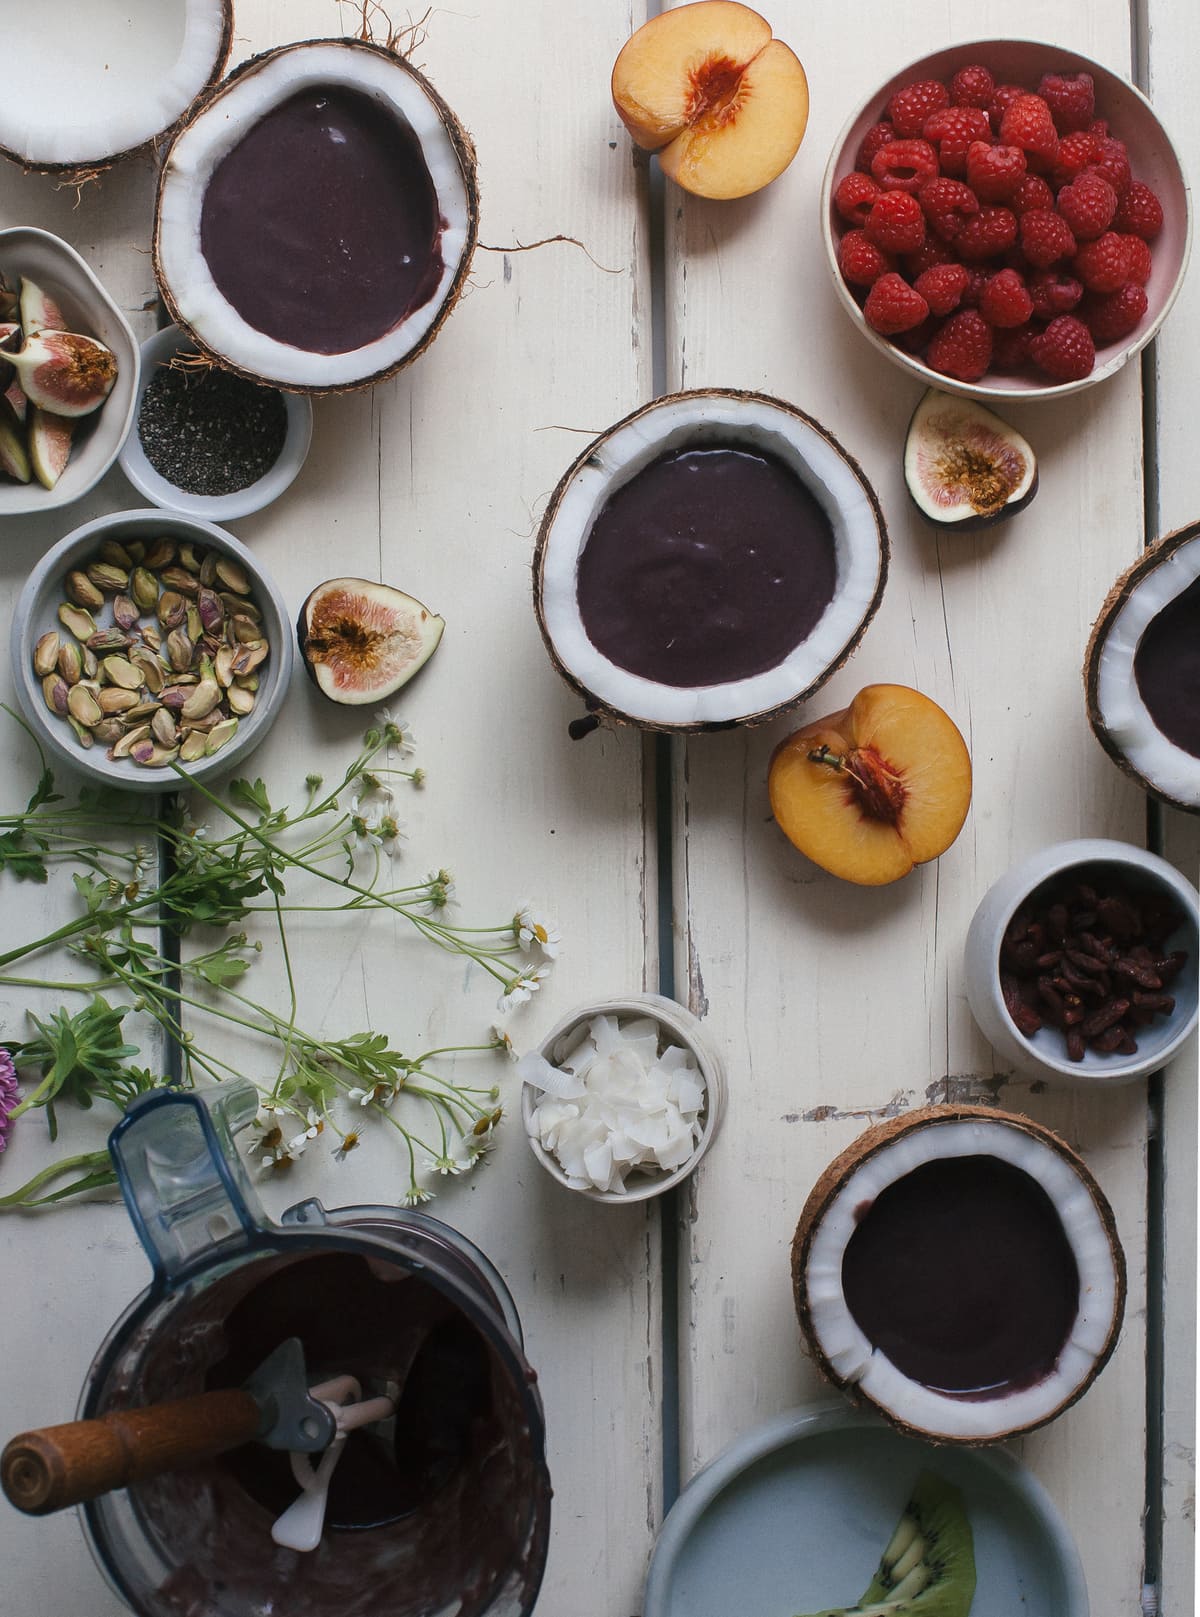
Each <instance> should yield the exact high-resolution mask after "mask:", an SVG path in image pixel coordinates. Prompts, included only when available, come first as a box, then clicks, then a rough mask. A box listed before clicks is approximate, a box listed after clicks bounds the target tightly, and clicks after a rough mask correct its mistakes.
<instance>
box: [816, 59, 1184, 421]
mask: <svg viewBox="0 0 1200 1617" xmlns="http://www.w3.org/2000/svg"><path fill="white" fill-rule="evenodd" d="M821 216H822V225H823V230H824V236H825V245H826V249H827V251H828V254H829V260H830V264H831V266H832V269H833V273H834V281H835V285H836V286H837V289H838V293H839V296H840V298H841V301H842V303H843V304H844V306H845V308H846V309H847V311H848V313H849V314H850V316H851V318H852V319H853V321H854V323H855V325H856V326H857V327H858V328H859V330H860V331H861V332H862V333H863V335H864V336H865V337H866V338H867V339H868V340H869V341H870V342H871V343H873V344H874V346H875V347H876V348H878V349H879V350H880V351H881V352H882V353H884V354H886V355H887V356H888V358H890V359H892V360H893V361H894V362H895V363H896V364H898V365H901V366H902V367H903V368H904V369H905V370H908V371H911V372H912V374H913V375H914V376H918V377H920V378H921V379H922V381H924V382H925V383H926V385H927V386H935V387H940V388H942V389H943V390H945V391H948V392H952V393H962V394H966V395H968V396H969V397H972V398H998V399H1003V398H1006V397H1010V396H1016V397H1020V398H1050V397H1055V398H1056V397H1059V396H1060V395H1063V394H1066V393H1073V392H1078V391H1079V390H1080V389H1082V388H1085V387H1090V386H1091V385H1092V384H1093V383H1095V382H1098V381H1101V380H1102V379H1103V378H1104V377H1106V376H1111V375H1112V374H1113V373H1114V372H1115V371H1117V370H1119V369H1120V367H1121V366H1122V365H1123V364H1124V363H1125V361H1126V360H1127V359H1129V358H1130V356H1131V355H1133V354H1136V353H1137V352H1138V350H1139V349H1141V348H1143V347H1144V346H1145V344H1146V343H1148V342H1149V341H1150V339H1151V337H1153V336H1154V334H1155V332H1156V331H1157V330H1158V328H1159V326H1161V324H1162V322H1163V320H1164V319H1165V318H1166V316H1167V313H1168V311H1169V309H1170V307H1171V305H1172V304H1173V303H1174V301H1175V297H1176V295H1177V293H1178V291H1179V287H1180V284H1181V282H1182V280H1183V275H1184V270H1185V269H1186V266H1187V260H1188V252H1189V248H1190V244H1191V212H1190V208H1189V199H1188V190H1187V186H1186V184H1185V181H1184V178H1183V174H1182V172H1181V170H1180V166H1179V160H1178V158H1177V157H1176V155H1175V148H1174V146H1173V145H1172V143H1171V141H1170V139H1169V137H1168V136H1167V134H1166V132H1165V131H1164V130H1163V127H1162V125H1161V124H1160V123H1159V121H1158V118H1157V117H1156V115H1155V113H1154V110H1153V108H1152V107H1151V106H1150V103H1149V102H1148V101H1147V100H1146V98H1145V97H1144V96H1143V95H1142V94H1141V93H1140V91H1138V90H1136V89H1135V88H1134V87H1133V86H1132V85H1130V84H1127V83H1126V82H1125V81H1124V80H1123V79H1121V78H1119V77H1118V76H1117V75H1116V74H1115V73H1112V72H1110V71H1109V70H1108V69H1107V68H1104V67H1101V66H1100V65H1099V63H1096V62H1092V61H1089V60H1088V58H1087V57H1083V56H1079V55H1076V54H1075V53H1073V52H1071V51H1066V50H1061V49H1060V48H1059V47H1058V46H1055V45H1044V44H1038V43H1035V42H1033V41H1028V40H1012V39H1009V40H1002V39H1000V40H985V41H981V42H976V43H973V44H966V45H956V46H951V47H948V48H947V49H945V50H942V51H938V52H937V53H936V54H934V55H932V56H926V57H923V58H922V59H921V60H920V61H919V62H914V63H913V64H912V66H911V67H908V68H905V69H904V70H903V72H900V73H897V74H896V75H895V77H894V78H892V79H890V80H889V81H888V83H887V84H885V85H884V86H883V87H882V88H881V89H880V90H877V91H876V92H875V93H874V94H873V95H872V96H871V97H870V99H869V100H867V101H866V102H864V104H863V105H862V107H860V108H859V110H858V111H857V112H856V113H855V114H854V116H853V117H852V118H851V119H850V120H849V121H848V123H847V124H846V126H845V128H844V129H843V130H842V133H841V135H840V136H839V138H838V141H837V144H836V145H835V147H834V151H833V155H832V157H831V158H830V160H829V165H828V168H827V169H826V172H825V182H824V186H823V188H822V193H821Z"/></svg>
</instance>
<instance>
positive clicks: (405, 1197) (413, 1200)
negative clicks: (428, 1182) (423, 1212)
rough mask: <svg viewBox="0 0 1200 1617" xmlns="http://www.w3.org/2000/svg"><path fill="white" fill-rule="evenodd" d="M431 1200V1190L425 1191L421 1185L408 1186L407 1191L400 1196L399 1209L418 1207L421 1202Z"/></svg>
mask: <svg viewBox="0 0 1200 1617" xmlns="http://www.w3.org/2000/svg"><path fill="white" fill-rule="evenodd" d="M432 1200H433V1192H432V1191H431V1190H426V1189H425V1188H424V1187H423V1186H422V1185H415V1184H414V1185H409V1187H408V1189H407V1190H406V1191H404V1192H403V1193H402V1194H401V1197H400V1205H401V1207H420V1205H421V1203H422V1202H431V1201H432Z"/></svg>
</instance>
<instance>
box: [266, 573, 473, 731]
mask: <svg viewBox="0 0 1200 1617" xmlns="http://www.w3.org/2000/svg"><path fill="white" fill-rule="evenodd" d="M445 627H446V621H445V619H444V618H439V617H438V616H437V615H436V614H435V613H433V612H431V611H430V610H429V608H428V607H427V606H424V605H423V604H422V603H421V602H420V601H418V600H416V599H415V598H414V597H413V596H411V595H406V594H405V593H404V591H403V590H397V589H393V588H392V587H391V586H390V585H389V584H375V583H372V581H371V580H370V579H367V578H331V579H328V580H327V581H326V582H325V583H324V584H318V586H317V588H316V589H315V590H313V592H312V594H311V595H310V596H309V597H308V599H307V600H306V601H305V603H304V605H303V606H302V607H301V608H300V616H299V618H298V620H297V622H296V636H297V639H298V640H299V643H300V655H301V656H302V657H303V659H304V666H305V668H306V669H307V670H308V673H309V677H310V678H311V679H312V681H313V683H314V684H315V685H316V687H317V689H318V690H319V691H320V692H321V694H322V695H323V696H327V697H328V698H329V699H330V701H331V702H341V703H344V704H346V705H349V706H356V705H358V704H361V703H365V702H378V701H382V700H384V699H385V698H387V697H389V696H391V695H392V694H393V692H395V691H398V690H399V689H400V687H401V686H402V685H407V684H408V682H409V680H410V679H412V677H413V675H414V674H416V673H419V672H420V670H421V669H422V668H424V666H425V664H426V663H427V662H428V661H429V659H430V657H432V656H433V654H434V652H435V651H436V650H437V648H438V645H439V643H440V641H441V638H442V631H443V629H445Z"/></svg>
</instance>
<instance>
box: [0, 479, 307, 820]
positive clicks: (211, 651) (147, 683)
mask: <svg viewBox="0 0 1200 1617" xmlns="http://www.w3.org/2000/svg"><path fill="white" fill-rule="evenodd" d="M13 621H14V624H15V630H14V634H13V637H12V640H11V643H10V650H11V656H12V668H13V679H14V684H15V686H16V690H17V696H18V699H19V701H20V704H21V707H22V710H23V712H24V714H25V717H26V718H27V719H28V721H29V723H30V724H31V725H32V727H33V729H34V731H35V732H36V734H37V736H38V738H39V739H40V740H41V741H42V742H43V744H44V745H45V747H46V748H47V750H48V751H49V752H50V753H52V754H53V755H54V757H55V758H56V759H57V760H59V761H60V762H62V763H65V764H68V765H70V766H71V767H72V768H75V769H77V770H79V771H80V772H81V773H83V774H85V775H88V776H90V777H92V778H93V779H94V780H98V781H102V782H103V783H104V784H106V785H109V786H120V787H124V788H126V789H128V790H132V791H142V792H147V791H149V792H161V791H171V790H174V789H175V787H176V786H177V785H179V783H180V774H181V773H182V774H183V775H185V776H190V777H192V778H194V779H202V778H205V777H207V776H211V775H215V774H217V773H223V772H224V771H225V770H227V769H228V768H229V767H230V766H231V765H233V764H236V763H238V762H240V760H241V759H242V758H244V757H245V756H246V754H247V753H249V752H250V751H251V750H252V749H253V748H254V747H256V746H257V745H258V743H259V742H260V741H261V740H262V739H263V737H264V736H265V735H266V733H267V731H268V729H269V728H270V726H271V724H272V722H273V721H274V719H275V716H276V714H277V713H278V711H279V709H280V707H281V706H282V705H283V702H284V699H285V697H286V695H287V688H288V684H289V682H290V679H291V673H292V664H293V661H294V647H293V640H292V632H291V625H290V619H289V615H288V611H287V607H286V605H285V603H284V600H283V596H282V595H281V594H280V592H279V588H278V586H277V585H276V584H275V583H274V581H273V580H272V579H271V578H270V577H269V576H268V574H267V573H265V572H264V571H263V569H262V567H261V566H260V565H259V563H258V562H256V561H255V560H254V558H253V557H252V556H251V554H250V552H249V551H248V550H247V549H246V547H245V546H244V545H242V544H239V543H238V541H237V540H236V539H235V538H233V536H232V535H231V534H228V533H226V532H225V531H224V530H223V529H222V528H218V527H216V526H214V525H213V524H212V523H210V522H203V521H201V520H199V519H198V518H194V517H186V516H180V515H175V514H174V513H171V512H167V511H157V510H153V511H152V510H146V511H117V512H114V513H112V514H111V515H109V516H104V517H98V518H97V519H96V520H95V521H93V522H85V523H84V524H83V526H82V527H79V528H76V529H74V530H73V531H72V532H71V533H69V534H67V535H66V537H65V538H64V539H61V540H60V541H59V542H58V544H57V545H55V546H54V547H53V549H51V550H50V551H48V552H47V553H46V555H45V556H43V557H42V559H41V561H40V562H39V563H38V564H37V566H36V567H35V568H34V569H33V572H32V573H31V574H30V575H29V578H28V580H27V581H26V584H25V587H24V589H23V590H22V592H21V597H20V600H19V601H18V603H17V608H16V612H15V615H14V619H13Z"/></svg>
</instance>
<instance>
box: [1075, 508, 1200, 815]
mask: <svg viewBox="0 0 1200 1617" xmlns="http://www.w3.org/2000/svg"><path fill="white" fill-rule="evenodd" d="M1197 534H1200V522H1190V523H1188V525H1187V527H1185V528H1176V529H1175V530H1174V532H1173V533H1168V534H1165V535H1164V536H1163V538H1161V539H1159V540H1157V541H1156V542H1155V543H1154V544H1152V545H1150V546H1149V547H1148V548H1147V549H1146V550H1144V551H1143V552H1142V554H1141V555H1140V556H1139V557H1138V559H1137V560H1136V561H1135V562H1134V563H1133V564H1132V565H1131V566H1129V567H1127V568H1126V569H1125V571H1124V572H1123V573H1122V574H1121V576H1120V578H1118V579H1117V581H1116V583H1115V584H1114V585H1113V587H1112V589H1110V590H1109V592H1108V594H1107V595H1106V596H1105V597H1104V604H1103V605H1102V606H1101V608H1100V611H1099V613H1098V614H1097V617H1096V621H1095V623H1093V625H1092V632H1091V634H1090V635H1089V636H1088V643H1087V650H1086V651H1085V652H1084V654H1083V690H1084V696H1085V699H1086V701H1087V716H1088V723H1089V724H1090V725H1091V727H1092V734H1093V735H1094V736H1095V737H1096V740H1097V741H1098V742H1099V743H1100V745H1101V746H1102V747H1103V748H1104V750H1105V752H1106V753H1107V754H1108V756H1109V757H1110V758H1111V759H1112V761H1113V763H1114V764H1116V765H1117V767H1118V769H1121V770H1123V771H1124V773H1125V774H1126V775H1128V776H1129V778H1130V780H1134V781H1136V782H1137V784H1138V785H1139V786H1140V787H1142V789H1143V790H1144V791H1147V792H1149V793H1150V794H1151V795H1152V796H1153V797H1157V798H1158V799H1159V801H1160V802H1163V803H1169V804H1170V805H1171V806H1172V808H1177V809H1182V810H1183V811H1184V812H1185V813H1186V814H1200V803H1186V802H1183V801H1181V800H1180V799H1179V798H1177V797H1172V796H1171V794H1170V793H1169V792H1164V791H1163V790H1162V788H1161V787H1159V786H1156V785H1155V784H1154V782H1153V781H1152V780H1147V778H1146V776H1145V775H1143V774H1142V773H1141V771H1140V770H1138V769H1136V768H1135V767H1134V765H1133V764H1132V763H1130V761H1129V759H1128V758H1127V757H1126V755H1125V753H1124V752H1122V750H1121V748H1120V747H1119V746H1118V745H1117V743H1116V742H1115V741H1114V740H1113V738H1112V736H1111V735H1110V734H1109V732H1108V730H1107V729H1106V727H1105V724H1104V718H1103V715H1102V714H1101V712H1100V651H1101V648H1102V647H1103V645H1104V642H1105V640H1106V639H1107V638H1108V634H1109V631H1110V629H1111V628H1112V626H1113V623H1114V621H1115V619H1116V617H1117V614H1118V613H1119V612H1120V610H1121V608H1122V607H1123V606H1124V605H1125V603H1126V601H1128V599H1129V597H1130V596H1131V595H1132V594H1133V592H1134V590H1135V589H1136V588H1137V586H1138V585H1139V584H1140V583H1141V582H1142V580H1143V579H1144V578H1146V577H1148V575H1149V574H1150V573H1152V572H1153V571H1154V570H1155V568H1156V567H1158V566H1159V564H1160V563H1161V562H1164V561H1166V559H1167V557H1168V556H1170V555H1171V554H1172V553H1173V552H1174V551H1176V550H1178V549H1179V547H1180V546H1181V545H1184V544H1187V543H1189V541H1191V540H1193V539H1195V538H1196V536H1197ZM1196 767H1197V769H1198V770H1200V760H1198V761H1197V765H1196Z"/></svg>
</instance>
